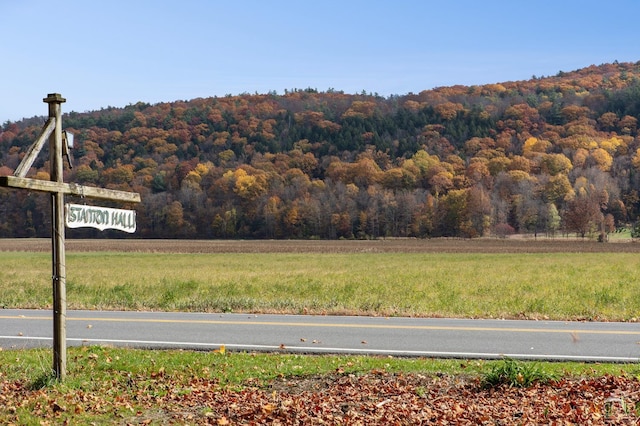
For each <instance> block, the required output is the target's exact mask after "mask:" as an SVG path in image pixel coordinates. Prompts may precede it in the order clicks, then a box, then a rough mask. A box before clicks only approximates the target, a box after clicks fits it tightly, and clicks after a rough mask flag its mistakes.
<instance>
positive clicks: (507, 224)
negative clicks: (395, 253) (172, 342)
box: [0, 62, 640, 239]
mask: <svg viewBox="0 0 640 426" xmlns="http://www.w3.org/2000/svg"><path fill="white" fill-rule="evenodd" d="M639 78H640V62H639V63H635V64H634V63H613V64H604V65H600V66H590V67H587V68H584V69H580V70H576V71H572V72H559V73H558V74H557V75H555V76H549V77H534V78H532V79H531V80H528V81H517V82H504V83H501V84H487V85H482V86H452V87H440V88H436V89H433V90H425V91H423V92H420V93H417V94H414V93H409V94H406V95H402V96H399V95H397V96H390V97H388V98H384V97H381V96H377V95H374V94H366V93H362V94H355V95H350V94H345V93H343V92H340V91H335V90H329V91H326V92H318V91H317V90H315V89H311V88H309V89H305V90H297V89H296V90H292V91H286V93H285V94H283V95H278V94H276V93H268V94H253V95H251V94H242V95H239V96H226V97H215V98H198V99H193V100H190V101H176V102H172V103H159V104H155V105H149V104H144V103H137V104H133V105H129V106H126V107H124V108H113V107H109V108H105V109H102V110H100V111H94V112H86V113H76V112H71V113H66V114H65V115H64V117H63V124H64V127H65V128H66V129H67V130H69V131H72V132H73V133H74V134H75V135H76V137H75V140H76V145H77V146H76V148H75V150H74V152H73V155H74V158H75V160H74V163H75V167H74V168H73V169H69V170H67V171H66V175H65V180H66V181H68V182H77V183H81V184H85V185H96V186H103V187H107V188H114V189H122V190H127V191H136V192H139V193H140V194H141V195H142V200H143V201H142V203H141V205H139V206H135V208H136V210H137V211H138V229H139V231H138V233H137V234H136V235H137V236H138V237H171V238H327V239H333V238H378V237H384V236H412V237H438V236H460V237H479V236H485V235H498V236H504V235H507V234H510V233H513V232H520V233H522V232H528V233H546V234H549V235H553V234H558V233H575V234H577V235H579V236H588V235H600V237H601V238H606V234H607V233H609V232H612V231H614V230H615V229H616V228H620V227H623V226H627V225H630V224H632V223H633V222H635V221H636V220H637V219H638V215H639V213H640V197H639V196H638V188H639V187H640V174H639V173H638V171H639V170H640V139H639V138H638V119H639V118H640V101H639V99H640V79H639ZM63 110H64V104H63ZM43 121H44V120H43V118H42V117H40V118H38V117H35V118H32V119H27V120H23V121H20V122H15V123H13V122H7V123H5V124H4V125H3V126H2V128H1V131H0V152H1V157H0V173H1V174H5V175H6V174H10V173H12V172H13V170H14V169H15V168H16V167H17V165H18V164H19V162H20V160H21V158H22V157H23V155H24V153H25V151H26V149H27V147H28V146H29V145H30V144H31V143H32V142H33V141H34V140H35V139H36V138H37V136H38V134H39V132H40V130H41V127H42V124H43ZM48 171H49V167H48V161H47V156H46V155H44V154H43V155H41V156H40V157H39V159H38V161H36V163H35V165H34V168H33V170H32V171H31V176H32V177H36V178H40V179H47V178H48ZM0 205H1V206H2V222H1V223H0V236H3V237H5V236H6V237H8V236H19V237H24V236H47V235H48V232H49V224H48V222H49V221H50V219H49V217H48V199H47V198H46V197H44V196H41V195H38V194H27V193H22V192H21V191H11V190H7V189H3V190H2V191H1V192H0ZM132 207H133V206H132ZM69 232H70V235H71V236H78V237H87V236H91V237H94V236H116V235H115V234H112V233H110V232H105V233H101V234H99V233H97V232H94V231H93V230H72V231H71V230H70V231H69Z"/></svg>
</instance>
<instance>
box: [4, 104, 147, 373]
mask: <svg viewBox="0 0 640 426" xmlns="http://www.w3.org/2000/svg"><path fill="white" fill-rule="evenodd" d="M43 101H44V102H46V103H48V104H49V119H48V120H47V123H46V124H45V126H44V128H43V129H42V132H41V134H40V136H39V137H38V139H37V140H36V142H35V143H34V144H32V145H31V147H30V148H29V152H28V154H27V155H26V156H25V157H24V158H23V159H22V162H21V163H20V164H19V165H18V167H17V168H16V171H15V172H14V176H0V187H7V188H18V189H26V190H29V191H41V192H48V193H49V194H51V257H52V268H51V269H52V280H53V372H54V374H55V376H56V378H57V379H58V380H63V379H64V378H65V376H66V375H67V326H66V319H67V288H66V280H67V277H66V275H67V270H66V261H65V249H64V227H65V220H64V195H65V194H70V195H75V196H81V197H83V198H84V197H86V198H98V199H102V200H112V201H122V202H127V203H139V202H140V194H138V193H135V192H126V191H117V190H114V189H106V188H94V187H92V186H82V185H77V184H74V183H64V168H63V161H62V154H63V146H62V144H63V141H62V120H61V117H62V112H61V108H60V104H62V103H64V102H65V101H66V99H65V98H63V97H62V96H61V95H60V94H58V93H50V94H49V95H47V97H46V98H44V99H43ZM47 137H48V138H49V163H50V166H51V173H50V177H51V179H50V180H48V181H46V180H39V179H31V178H27V177H25V176H26V175H27V172H28V171H29V168H30V167H31V165H32V164H33V161H34V160H35V159H36V157H37V155H38V153H39V152H40V149H41V148H42V146H43V144H44V140H45V139H46V138H47ZM127 232H129V231H127Z"/></svg>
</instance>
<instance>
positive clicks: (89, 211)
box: [64, 203, 136, 233]
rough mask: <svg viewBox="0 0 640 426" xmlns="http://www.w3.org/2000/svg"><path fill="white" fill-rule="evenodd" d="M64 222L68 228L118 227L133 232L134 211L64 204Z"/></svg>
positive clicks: (103, 228) (100, 228) (134, 223)
mask: <svg viewBox="0 0 640 426" xmlns="http://www.w3.org/2000/svg"><path fill="white" fill-rule="evenodd" d="M64 211H65V214H64V217H65V224H66V225H67V227H69V228H85V227H89V228H96V229H99V230H101V231H104V230H105V229H118V230H120V231H124V232H128V233H133V232H135V231H136V211H135V210H122V209H111V208H108V207H97V206H85V205H80V204H70V203H67V204H65V209H64Z"/></svg>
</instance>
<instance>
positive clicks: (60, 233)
mask: <svg viewBox="0 0 640 426" xmlns="http://www.w3.org/2000/svg"><path fill="white" fill-rule="evenodd" d="M44 101H45V102H47V103H48V104H49V118H50V119H55V128H54V130H53V133H52V134H51V136H49V163H50V167H51V174H50V177H51V181H52V182H56V183H59V184H62V183H63V182H64V180H63V173H64V168H63V165H62V119H61V117H62V113H61V107H60V104H62V103H63V102H65V101H66V99H64V98H63V97H62V96H60V95H59V94H57V93H53V94H50V95H49V96H47V97H46V98H45V99H44ZM51 253H52V255H51V257H52V263H53V265H52V280H53V371H54V374H55V376H56V378H57V379H59V380H63V379H64V377H65V375H66V372H67V343H66V342H67V325H66V319H67V287H66V278H67V277H66V265H65V263H66V260H65V259H66V256H65V248H64V193H63V192H62V186H61V185H60V188H59V190H58V191H54V192H52V193H51Z"/></svg>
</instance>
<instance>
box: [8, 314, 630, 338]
mask: <svg viewBox="0 0 640 426" xmlns="http://www.w3.org/2000/svg"><path fill="white" fill-rule="evenodd" d="M0 319H26V320H48V321H51V320H52V318H49V317H39V316H23V315H13V316H12V315H7V316H3V315H0ZM67 321H92V322H128V323H157V324H160V323H167V324H212V325H245V326H256V325H260V326H274V325H275V326H287V327H325V328H372V329H386V330H431V331H500V332H509V333H576V334H611V335H640V330H638V331H631V330H580V329H551V328H521V327H472V326H437V325H392V324H389V325H386V324H346V323H315V322H286V321H230V320H181V319H178V320H172V319H160V318H146V319H145V318H101V317H73V318H72V317H67Z"/></svg>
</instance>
